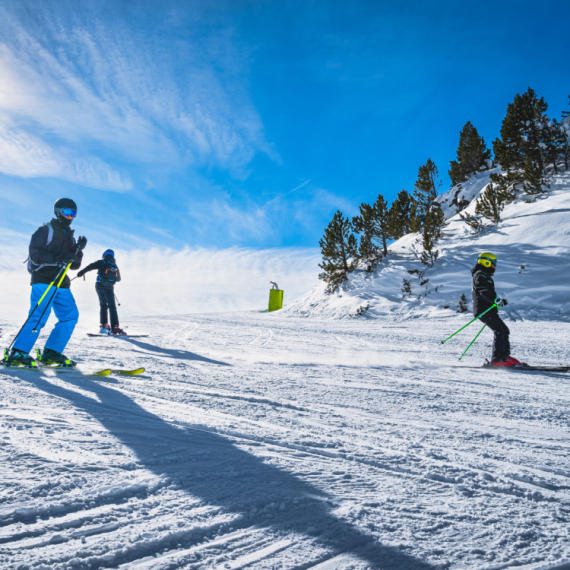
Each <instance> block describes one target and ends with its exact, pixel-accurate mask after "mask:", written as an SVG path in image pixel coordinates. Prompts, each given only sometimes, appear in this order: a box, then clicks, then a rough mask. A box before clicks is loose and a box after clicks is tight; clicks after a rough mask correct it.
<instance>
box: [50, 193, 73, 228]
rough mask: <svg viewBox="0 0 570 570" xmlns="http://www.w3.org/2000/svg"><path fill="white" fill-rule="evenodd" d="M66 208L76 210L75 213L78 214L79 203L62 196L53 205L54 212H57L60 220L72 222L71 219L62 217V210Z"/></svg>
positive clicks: (66, 222) (67, 222) (56, 214)
mask: <svg viewBox="0 0 570 570" xmlns="http://www.w3.org/2000/svg"><path fill="white" fill-rule="evenodd" d="M64 209H70V210H75V213H76V214H77V204H76V203H75V202H74V201H73V200H72V199H71V198H60V199H59V200H57V201H56V203H55V204H54V205H53V213H54V214H55V217H56V218H57V219H58V220H59V221H60V222H64V223H65V224H70V223H71V221H70V220H68V219H67V218H63V219H62V210H64ZM73 217H75V216H73Z"/></svg>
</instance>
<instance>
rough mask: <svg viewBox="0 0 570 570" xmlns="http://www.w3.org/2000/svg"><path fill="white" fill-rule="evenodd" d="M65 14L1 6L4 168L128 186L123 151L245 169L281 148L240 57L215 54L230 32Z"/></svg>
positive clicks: (181, 163)
mask: <svg viewBox="0 0 570 570" xmlns="http://www.w3.org/2000/svg"><path fill="white" fill-rule="evenodd" d="M38 9H40V8H39V7H38ZM59 16H61V14H60V15H59ZM59 16H55V15H51V14H48V13H47V11H43V12H42V18H41V20H42V25H41V26H37V25H36V26H35V27H34V25H33V24H32V23H30V22H27V25H24V24H22V22H21V21H19V20H17V19H16V18H14V16H13V14H11V13H10V12H9V11H7V10H6V9H0V21H2V22H3V24H0V31H3V32H4V33H3V34H2V38H3V43H0V76H1V77H2V83H1V84H0V131H1V132H2V136H1V137H0V155H1V154H4V155H5V156H7V157H9V158H6V159H4V160H2V161H0V170H1V171H2V172H5V173H7V174H11V175H16V176H23V177H33V176H54V177H57V178H61V179H63V180H68V181H73V182H76V183H78V184H83V185H86V186H91V187H95V188H101V189H107V190H116V191H125V190H129V189H130V188H131V187H132V182H131V180H130V179H129V177H128V176H127V175H125V174H124V173H121V172H120V168H117V167H116V166H114V163H115V160H116V159H119V160H120V161H121V162H122V163H123V164H124V163H130V164H137V163H138V164H145V165H148V164H150V165H155V166H158V167H161V166H162V167H167V168H179V169H182V168H185V167H188V166H191V167H192V166H193V167H200V166H205V165H207V166H209V165H213V166H216V167H221V168H224V169H228V170H235V171H236V172H237V171H239V170H240V169H241V168H243V167H245V166H246V165H247V164H248V163H249V162H250V160H251V159H252V158H253V156H254V155H255V154H256V153H257V152H265V153H267V154H272V151H271V149H270V147H269V146H268V145H267V144H266V143H265V141H264V135H263V126H262V124H261V121H260V119H259V116H258V114H257V112H256V110H255V108H254V107H253V105H252V104H251V102H250V100H249V97H248V94H247V93H246V91H245V90H244V88H243V87H242V85H241V78H236V77H233V76H232V75H231V73H226V72H225V69H224V66H226V67H229V66H230V64H231V61H230V62H229V64H228V62H220V61H209V58H210V55H211V54H208V46H209V45H211V44H215V43H216V41H220V42H222V43H223V49H221V51H223V52H224V54H225V55H224V57H225V58H226V59H228V58H229V59H230V60H231V57H232V54H233V53H235V52H236V50H235V49H234V48H233V46H232V45H231V42H230V40H228V39H227V38H224V37H217V38H208V37H204V38H200V39H196V40H195V42H194V43H191V42H190V40H188V39H184V40H183V41H177V42H176V43H175V44H165V45H163V43H164V42H167V41H168V38H167V39H165V40H163V43H161V42H160V41H159V40H157V39H155V38H152V37H147V36H148V30H147V31H146V32H145V31H140V29H138V28H137V26H134V25H130V26H129V24H132V22H120V21H119V22H114V21H112V20H111V19H110V18H107V19H106V20H105V21H101V19H100V18H97V17H89V16H92V15H91V14H89V13H87V12H86V13H84V14H83V16H84V17H83V18H79V17H74V16H73V15H72V14H66V15H65V20H64V19H59ZM145 34H146V35H145ZM227 54H229V55H227ZM220 57H221V56H220ZM236 57H237V55H236Z"/></svg>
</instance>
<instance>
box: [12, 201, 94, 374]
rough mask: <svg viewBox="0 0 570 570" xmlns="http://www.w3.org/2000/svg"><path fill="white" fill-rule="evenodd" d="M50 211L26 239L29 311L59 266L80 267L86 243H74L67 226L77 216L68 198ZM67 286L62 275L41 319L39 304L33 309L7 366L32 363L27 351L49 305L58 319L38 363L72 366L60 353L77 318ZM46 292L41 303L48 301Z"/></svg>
mask: <svg viewBox="0 0 570 570" xmlns="http://www.w3.org/2000/svg"><path fill="white" fill-rule="evenodd" d="M53 210H54V214H55V218H53V219H52V220H51V221H50V222H48V223H47V224H44V225H43V226H41V227H40V228H38V229H37V230H36V231H35V232H34V234H33V235H32V239H31V241H30V247H29V259H28V271H29V272H30V273H31V275H32V279H31V285H32V294H31V309H30V312H31V311H33V310H34V309H36V306H37V304H38V301H39V300H40V299H41V297H42V296H43V294H44V293H45V292H46V289H47V288H48V287H49V285H50V284H51V283H53V282H54V281H55V279H56V277H57V276H58V274H59V273H60V271H61V270H62V268H64V267H65V266H67V265H69V264H70V263H71V269H79V268H80V267H81V260H82V259H83V249H84V248H85V246H86V245H87V238H85V237H80V238H79V239H78V240H77V242H76V241H75V238H74V237H73V234H74V231H73V230H72V229H70V226H71V222H73V219H74V218H75V216H76V215H77V204H76V203H75V202H74V201H73V200H71V199H70V198H60V199H59V200H57V202H56V203H55V204H54V207H53ZM56 285H57V284H56ZM69 285H70V279H69V277H68V276H67V275H66V276H65V279H64V280H63V281H62V283H61V285H60V286H59V289H58V290H57V292H56V294H55V296H54V298H53V301H52V303H51V306H49V307H48V310H46V311H45V313H44V316H43V318H41V315H42V313H43V312H44V311H43V305H40V307H38V308H37V310H36V311H35V312H34V314H33V316H32V317H31V318H30V320H29V321H28V322H27V323H26V325H25V326H24V328H23V329H22V331H21V332H20V334H19V335H18V336H17V337H16V340H15V341H14V348H12V351H11V352H10V354H9V355H8V358H7V359H6V362H7V364H8V365H10V366H35V365H36V363H35V360H34V359H33V358H32V357H31V356H30V354H29V352H30V350H32V348H33V346H34V344H35V342H36V340H37V338H38V335H39V334H40V331H41V330H42V328H43V327H44V326H45V324H46V322H47V320H48V318H49V316H50V313H51V310H52V308H53V311H54V313H55V316H56V317H57V318H58V322H57V323H56V325H55V327H54V329H53V330H52V332H51V334H50V335H49V337H48V339H47V341H46V344H45V348H44V350H43V352H42V354H41V362H42V364H44V365H54V364H57V365H64V366H73V365H75V362H73V361H72V360H69V358H67V356H65V355H64V354H63V351H64V350H65V347H66V346H67V343H68V342H69V339H70V338H71V335H72V334H73V330H74V329H75V325H76V324H77V320H78V318H79V311H78V310H77V305H76V304H75V299H74V298H73V294H72V293H71V290H70V288H69ZM50 291H51V290H50ZM49 295H50V294H48V297H47V298H46V300H45V301H44V302H48V301H49ZM40 318H41V322H39V321H40ZM34 331H35V332H34Z"/></svg>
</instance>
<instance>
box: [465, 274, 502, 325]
mask: <svg viewBox="0 0 570 570" xmlns="http://www.w3.org/2000/svg"><path fill="white" fill-rule="evenodd" d="M471 275H473V287H472V290H471V291H472V293H473V314H474V315H475V316H478V315H480V314H481V313H482V312H484V311H486V310H487V309H488V308H489V307H491V306H493V305H494V304H495V299H496V298H497V293H496V291H495V282H494V281H493V278H492V277H491V274H490V273H489V270H488V269H487V268H486V267H483V266H482V265H479V264H477V265H476V266H475V267H474V268H473V269H472V270H471ZM495 312H497V313H498V310H497V308H496V307H495V308H494V309H491V310H490V311H489V312H488V313H487V315H491V314H493V313H495Z"/></svg>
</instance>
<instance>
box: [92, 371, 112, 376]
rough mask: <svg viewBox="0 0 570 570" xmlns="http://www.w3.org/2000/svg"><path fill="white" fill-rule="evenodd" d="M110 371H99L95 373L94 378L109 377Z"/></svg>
mask: <svg viewBox="0 0 570 570" xmlns="http://www.w3.org/2000/svg"><path fill="white" fill-rule="evenodd" d="M112 372H113V371H112V370H100V371H99V372H95V376H110V375H111V373H112Z"/></svg>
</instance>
